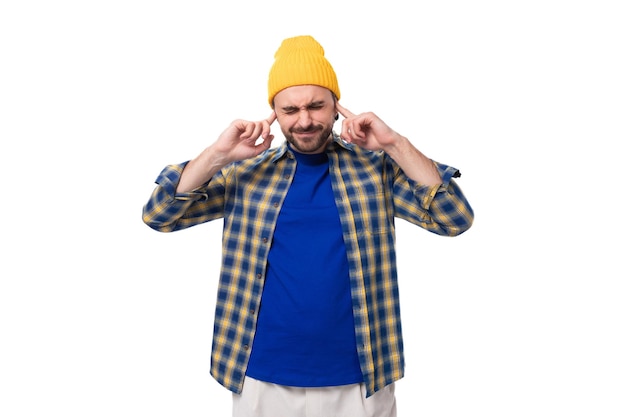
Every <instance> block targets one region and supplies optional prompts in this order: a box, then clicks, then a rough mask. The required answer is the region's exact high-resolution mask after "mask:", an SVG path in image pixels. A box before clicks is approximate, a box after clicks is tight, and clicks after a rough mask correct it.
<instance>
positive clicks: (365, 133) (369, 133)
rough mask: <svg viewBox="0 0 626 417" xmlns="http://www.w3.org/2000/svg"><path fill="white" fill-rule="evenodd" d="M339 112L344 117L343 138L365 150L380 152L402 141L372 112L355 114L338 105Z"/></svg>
mask: <svg viewBox="0 0 626 417" xmlns="http://www.w3.org/2000/svg"><path fill="white" fill-rule="evenodd" d="M336 106H337V110H338V111H339V113H341V115H342V116H343V117H344V119H343V121H342V122H341V134H340V136H341V138H342V139H343V140H345V141H346V142H348V143H354V144H355V145H358V146H360V147H362V148H364V149H368V150H372V151H378V150H385V149H386V148H388V147H390V146H394V145H395V144H396V143H397V142H398V141H399V140H401V139H402V136H400V135H399V134H398V133H397V132H395V131H394V130H393V129H391V128H390V127H389V126H387V125H386V124H385V122H383V121H382V120H381V119H380V118H379V117H378V116H376V115H375V114H374V113H372V112H367V113H361V114H354V113H352V112H351V111H350V110H348V109H346V108H345V107H343V106H342V105H341V104H339V102H337V103H336Z"/></svg>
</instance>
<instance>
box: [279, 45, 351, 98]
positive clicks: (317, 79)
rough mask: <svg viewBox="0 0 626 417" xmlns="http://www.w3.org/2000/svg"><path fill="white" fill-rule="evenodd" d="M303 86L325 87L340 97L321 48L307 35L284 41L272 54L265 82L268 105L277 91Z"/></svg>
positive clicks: (331, 68)
mask: <svg viewBox="0 0 626 417" xmlns="http://www.w3.org/2000/svg"><path fill="white" fill-rule="evenodd" d="M306 84H312V85H319V86H321V87H326V88H328V89H329V90H330V91H332V92H333V93H335V95H336V96H337V98H339V97H340V93H339V84H338V83H337V76H336V75H335V71H334V70H333V67H332V66H331V65H330V62H328V60H326V58H325V57H324V48H322V45H320V44H319V43H318V42H317V41H316V40H315V39H313V38H312V37H311V36H308V35H306V36H296V37H294V38H288V39H285V40H284V41H283V42H282V44H281V45H280V48H278V50H277V51H276V53H275V54H274V65H272V68H271V69H270V75H269V80H268V82H267V89H268V101H269V103H270V106H272V105H273V101H274V96H275V95H276V94H277V93H278V92H279V91H281V90H283V89H285V88H287V87H292V86H294V85H306Z"/></svg>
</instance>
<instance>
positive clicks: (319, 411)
mask: <svg viewBox="0 0 626 417" xmlns="http://www.w3.org/2000/svg"><path fill="white" fill-rule="evenodd" d="M268 93H269V96H268V101H269V103H270V106H271V107H272V109H273V111H272V112H271V114H270V116H269V117H268V118H267V119H264V120H260V121H256V122H251V121H245V120H236V121H234V122H232V123H231V124H230V126H229V127H228V128H227V129H226V130H225V131H224V132H223V133H222V134H221V135H220V136H219V137H218V138H217V140H216V141H215V142H214V143H213V144H212V145H210V146H209V147H207V148H206V149H205V150H204V151H202V152H201V153H200V154H199V155H198V156H197V157H196V158H194V159H192V160H190V161H188V162H187V163H183V164H178V165H170V166H167V167H166V168H165V169H164V170H163V171H162V172H161V174H160V175H159V177H158V178H157V180H156V183H157V187H156V188H155V190H154V192H153V194H152V196H151V197H150V200H149V201H148V203H147V204H146V205H145V207H144V210H143V221H144V222H145V223H146V224H147V225H149V226H150V227H152V228H154V229H155V230H158V231H161V232H172V231H175V230H181V229H184V228H187V227H191V226H194V225H197V224H200V223H204V222H208V221H210V220H215V219H219V218H222V219H223V221H224V228H223V237H222V245H223V246H222V251H223V253H222V267H221V272H220V282H219V286H218V294H217V303H216V313H215V327H214V334H213V347H212V353H211V374H212V375H213V376H214V377H215V379H216V380H217V381H218V382H219V383H221V384H222V385H224V386H225V387H226V388H228V389H229V390H231V391H232V392H233V415H234V416H271V417H274V416H279V417H280V416H313V415H320V416H330V415H346V416H350V417H360V416H363V417H365V416H377V417H381V416H395V415H396V406H395V395H394V383H395V381H397V380H398V379H400V378H402V376H403V374H404V356H403V355H404V354H403V345H402V330H401V323H400V308H399V296H398V283H397V270H396V257H395V248H394V244H395V243H394V242H395V235H394V233H395V226H394V218H395V217H398V218H401V219H404V220H407V221H409V222H411V223H413V224H416V225H418V226H420V227H422V228H424V229H426V230H428V231H431V232H433V233H437V234H440V235H447V236H456V235H459V234H461V233H463V232H465V231H466V230H467V229H469V228H470V226H471V225H472V222H473V211H472V208H471V207H470V205H469V203H468V202H467V200H466V199H465V197H464V195H463V193H462V191H461V190H460V188H459V187H458V186H457V184H456V183H455V180H453V178H455V177H458V176H460V174H459V171H458V170H457V169H455V168H452V167H449V166H446V165H443V164H440V163H437V162H434V161H432V160H431V159H429V158H427V157H426V156H424V155H423V154H422V153H421V152H420V151H419V150H418V149H416V148H415V147H414V146H413V145H412V144H411V142H410V141H409V140H408V139H407V138H406V137H404V136H402V135H400V134H399V133H397V132H395V131H394V130H392V129H391V128H390V127H389V126H387V125H386V124H385V123H384V122H383V121H382V120H380V118H378V117H377V116H376V115H375V114H374V113H363V114H358V115H357V114H353V113H351V112H350V111H349V110H347V109H346V108H344V107H343V106H342V105H341V104H339V101H338V100H339V98H340V91H339V86H338V82H337V77H336V75H335V72H334V70H333V68H332V66H331V65H330V63H329V62H328V61H327V59H326V58H325V56H324V50H323V48H322V46H321V45H320V44H319V43H317V41H316V40H315V39H313V38H312V37H310V36H298V37H294V38H288V39H285V40H284V41H283V42H282V44H281V46H280V48H279V49H278V50H277V52H276V54H275V62H274V64H273V66H272V68H271V70H270V74H269V81H268ZM339 114H341V115H342V116H343V117H344V120H343V121H342V126H341V133H340V134H339V135H337V134H336V133H334V131H333V126H334V123H335V120H338V117H339ZM275 121H277V122H278V124H279V126H280V129H281V131H282V133H283V135H284V137H285V139H286V141H285V142H284V143H281V144H280V145H279V146H277V147H274V148H270V146H271V143H272V141H273V139H274V135H273V134H272V133H271V130H270V127H271V125H272V124H273V123H274V122H275Z"/></svg>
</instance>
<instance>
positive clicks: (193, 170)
mask: <svg viewBox="0 0 626 417" xmlns="http://www.w3.org/2000/svg"><path fill="white" fill-rule="evenodd" d="M227 163H228V161H226V160H225V159H224V158H223V157H222V156H219V155H218V154H217V153H216V152H215V151H214V150H213V147H212V146H209V147H207V148H206V149H205V150H204V151H202V153H200V155H198V156H197V157H195V158H194V159H192V160H190V161H189V162H188V163H187V165H186V166H185V169H184V170H183V172H182V174H181V176H180V181H179V182H178V186H177V187H176V193H177V194H179V193H188V192H190V191H192V190H195V189H196V188H198V187H200V186H201V185H203V184H205V183H207V182H208V181H209V180H210V179H211V178H213V176H214V175H215V174H217V173H218V172H219V170H220V169H222V168H223V167H224V166H225V165H226V164H227Z"/></svg>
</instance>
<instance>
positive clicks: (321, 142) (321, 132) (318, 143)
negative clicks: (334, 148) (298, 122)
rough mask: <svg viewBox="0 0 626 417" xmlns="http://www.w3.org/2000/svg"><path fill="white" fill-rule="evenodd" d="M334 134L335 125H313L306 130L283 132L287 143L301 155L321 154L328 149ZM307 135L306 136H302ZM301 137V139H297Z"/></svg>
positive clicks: (298, 129)
mask: <svg viewBox="0 0 626 417" xmlns="http://www.w3.org/2000/svg"><path fill="white" fill-rule="evenodd" d="M332 133H333V124H332V123H331V124H329V125H323V124H319V125H311V126H308V127H306V128H297V129H295V128H294V129H289V131H287V132H286V131H284V130H283V135H284V136H285V139H287V142H289V143H290V144H291V146H292V147H293V148H294V149H295V150H296V151H298V152H300V153H321V152H323V151H324V149H326V145H327V144H328V142H329V141H330V139H331V137H332ZM301 134H306V136H300V135H301ZM296 136H299V137H296Z"/></svg>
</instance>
